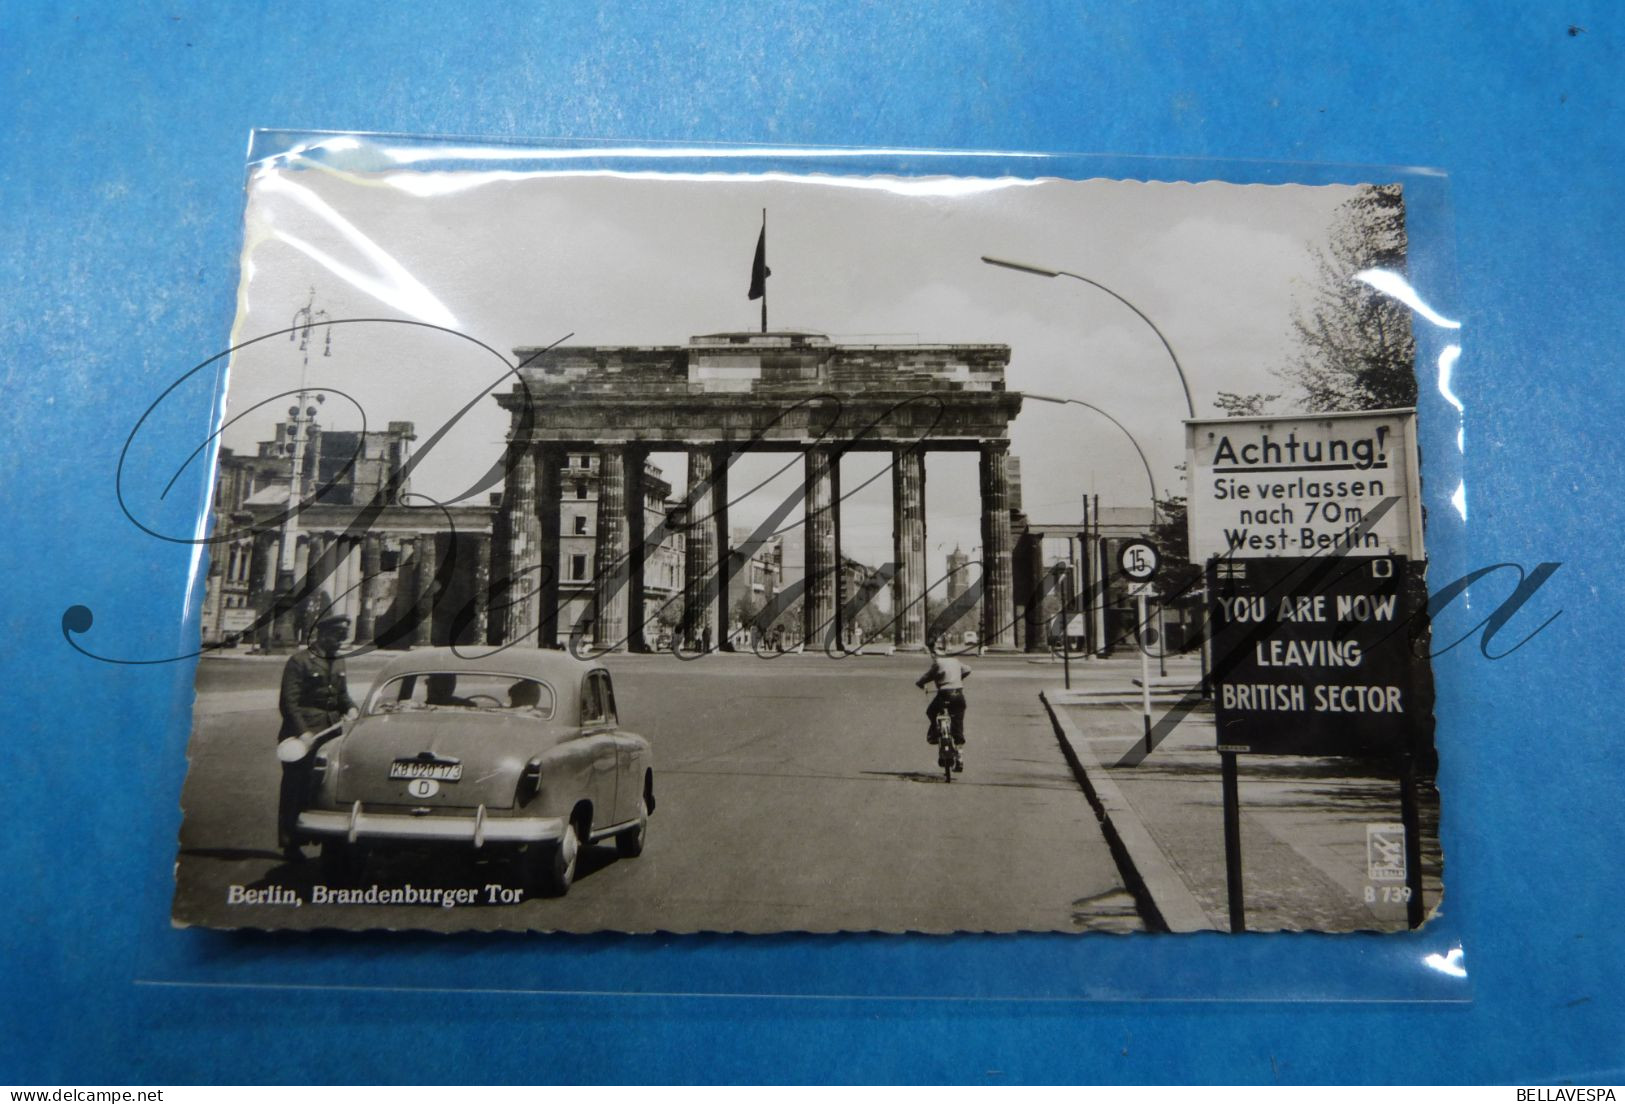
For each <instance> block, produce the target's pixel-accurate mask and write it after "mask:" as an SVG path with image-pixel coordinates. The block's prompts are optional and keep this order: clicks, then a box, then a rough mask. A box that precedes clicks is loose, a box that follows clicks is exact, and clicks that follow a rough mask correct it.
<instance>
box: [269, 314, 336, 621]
mask: <svg viewBox="0 0 1625 1104" xmlns="http://www.w3.org/2000/svg"><path fill="white" fill-rule="evenodd" d="M326 319H327V312H326V311H325V310H318V309H317V308H316V289H315V288H312V289H311V290H310V299H309V300H308V301H307V302H306V303H305V305H304V306H302V307H300V308H299V309H298V310H296V311H294V312H293V327H292V328H291V329H290V330H289V332H288V340H289V341H297V342H299V355H300V358H301V359H300V365H299V393H298V395H297V396H296V397H295V402H294V405H292V406H290V407H288V440H287V441H285V442H284V443H283V446H282V449H283V452H284V453H286V455H287V456H288V460H289V464H290V470H289V472H288V509H287V511H286V512H285V513H284V515H283V518H282V540H281V549H280V555H279V556H278V558H277V559H278V562H277V573H278V576H279V580H278V581H279V583H280V584H281V585H279V586H278V588H277V589H278V591H279V592H281V593H282V594H283V596H284V597H283V602H284V604H285V605H286V606H287V608H286V611H285V612H286V616H287V617H288V618H290V619H291V618H292V615H293V609H292V603H291V595H292V593H293V590H294V588H295V587H296V586H297V584H298V579H297V578H296V577H295V575H296V572H297V571H298V547H297V546H298V540H299V532H298V526H297V525H296V524H295V522H294V517H295V515H296V514H297V513H298V512H299V509H300V506H301V503H302V501H303V499H304V482H305V455H306V448H307V447H308V445H309V443H310V437H311V433H312V431H313V430H315V429H316V428H318V427H317V425H316V412H317V409H318V408H319V407H320V405H321V404H322V403H324V402H326V401H327V396H326V395H323V394H320V393H318V394H315V395H312V394H311V393H310V392H309V391H307V390H306V389H305V379H306V376H307V374H308V372H309V369H310V339H311V333H312V331H313V330H315V328H316V327H317V326H319V325H322V324H323V323H324V322H325V321H326ZM322 355H323V356H326V357H330V356H332V355H333V331H332V329H331V328H329V329H328V330H327V332H326V335H325V341H324V343H323V348H322ZM312 399H314V400H315V403H314V404H312V402H311V400H312ZM279 621H282V623H283V626H284V633H283V634H282V635H285V636H292V635H295V634H294V633H293V632H292V631H291V630H292V626H291V625H289V624H288V623H287V621H283V620H282V619H281V618H279Z"/></svg>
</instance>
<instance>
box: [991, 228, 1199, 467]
mask: <svg viewBox="0 0 1625 1104" xmlns="http://www.w3.org/2000/svg"><path fill="white" fill-rule="evenodd" d="M982 263H983V264H990V265H996V266H997V267H999V268H1008V269H1011V270H1012V271H1015V272H1025V273H1027V274H1028V275H1030V276H1047V277H1049V278H1050V279H1054V278H1055V277H1056V276H1068V277H1070V278H1072V279H1074V280H1081V281H1082V282H1083V283H1086V284H1088V285H1089V286H1090V287H1096V288H1099V289H1100V290H1101V291H1104V292H1105V293H1106V294H1107V295H1110V296H1111V297H1112V298H1113V299H1116V300H1117V301H1118V302H1119V303H1121V304H1123V305H1124V306H1125V307H1127V308H1128V309H1129V310H1131V311H1133V312H1134V313H1135V314H1137V315H1139V316H1140V321H1142V322H1144V323H1145V324H1146V325H1147V326H1150V327H1151V332H1152V333H1154V334H1156V335H1157V340H1158V341H1160V342H1162V347H1163V348H1164V349H1166V350H1167V351H1168V359H1169V360H1171V361H1173V362H1174V371H1175V372H1178V373H1179V385H1180V386H1181V387H1183V388H1184V389H1185V408H1186V409H1187V410H1188V411H1190V416H1191V417H1192V418H1193V419H1194V418H1195V417H1196V402H1195V400H1194V399H1192V398H1191V385H1190V381H1189V380H1187V379H1186V378H1185V369H1184V368H1183V367H1182V366H1181V365H1180V363H1179V357H1178V356H1177V355H1175V353H1174V347H1173V346H1172V345H1170V344H1168V339H1167V338H1166V337H1164V336H1163V333H1162V331H1161V330H1159V329H1157V324H1156V323H1155V322H1153V321H1151V319H1150V318H1148V317H1147V316H1146V313H1145V312H1144V311H1143V310H1141V309H1140V308H1139V307H1136V306H1135V305H1134V304H1133V303H1131V302H1129V301H1128V300H1127V299H1125V298H1123V297H1122V296H1121V295H1119V294H1118V293H1117V292H1115V291H1113V290H1112V289H1111V288H1109V287H1107V286H1106V285H1105V284H1102V283H1100V282H1099V281H1098V280H1091V279H1090V278H1089V277H1087V276H1079V275H1078V274H1077V273H1076V272H1067V271H1065V270H1064V269H1059V268H1044V267H1043V266H1041V265H1033V264H1025V263H1023V262H1021V261H1009V260H1004V259H1002V258H1000V257H983V258H982ZM1135 447H1136V448H1138V447H1139V446H1138V445H1136V446H1135ZM1152 493H1153V495H1155V491H1153V492H1152Z"/></svg>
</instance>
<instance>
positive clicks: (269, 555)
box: [248, 533, 276, 599]
mask: <svg viewBox="0 0 1625 1104" xmlns="http://www.w3.org/2000/svg"><path fill="white" fill-rule="evenodd" d="M275 589H276V534H275V533H255V534H254V560H253V564H252V566H251V568H250V570H249V574H248V593H249V594H250V595H252V596H253V597H254V598H255V599H258V598H259V597H260V596H261V595H262V594H263V593H265V592H267V591H274V590H275Z"/></svg>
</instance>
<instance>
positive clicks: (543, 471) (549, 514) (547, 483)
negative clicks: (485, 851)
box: [529, 445, 567, 648]
mask: <svg viewBox="0 0 1625 1104" xmlns="http://www.w3.org/2000/svg"><path fill="white" fill-rule="evenodd" d="M566 455H567V453H566V450H565V449H564V448H563V447H561V446H558V445H538V446H536V507H535V513H536V545H537V549H536V564H537V568H538V572H537V574H536V575H535V576H533V577H532V578H531V579H530V582H529V589H531V590H534V591H535V592H536V625H537V634H536V643H535V647H538V648H557V647H558V646H559V580H560V579H562V578H563V577H564V564H563V563H561V562H560V558H559V500H560V498H561V497H562V495H563V487H562V477H563V471H562V469H563V468H564V461H565V457H566Z"/></svg>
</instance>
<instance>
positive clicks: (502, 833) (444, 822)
mask: <svg viewBox="0 0 1625 1104" xmlns="http://www.w3.org/2000/svg"><path fill="white" fill-rule="evenodd" d="M565 824H566V821H565V818H563V817H492V816H488V815H486V812H485V806H483V805H481V806H480V807H479V809H478V810H477V811H475V812H474V813H473V814H471V815H468V816H433V817H429V816H411V815H409V814H405V813H368V812H363V811H362V809H361V802H359V801H358V802H356V803H355V805H354V806H353V807H352V808H350V809H349V810H348V811H345V812H340V811H338V810H327V809H308V810H306V811H305V812H302V813H300V814H299V820H298V826H297V831H298V832H299V834H300V835H302V836H305V837H307V838H309V839H313V840H341V839H342V840H345V841H347V842H349V843H356V842H358V841H365V840H377V841H396V842H401V843H461V844H467V845H469V846H471V847H474V848H476V849H477V848H481V847H484V846H485V845H486V844H488V843H489V844H498V845H502V844H521V843H549V842H552V841H556V840H559V839H562V838H563V836H564V828H565Z"/></svg>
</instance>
